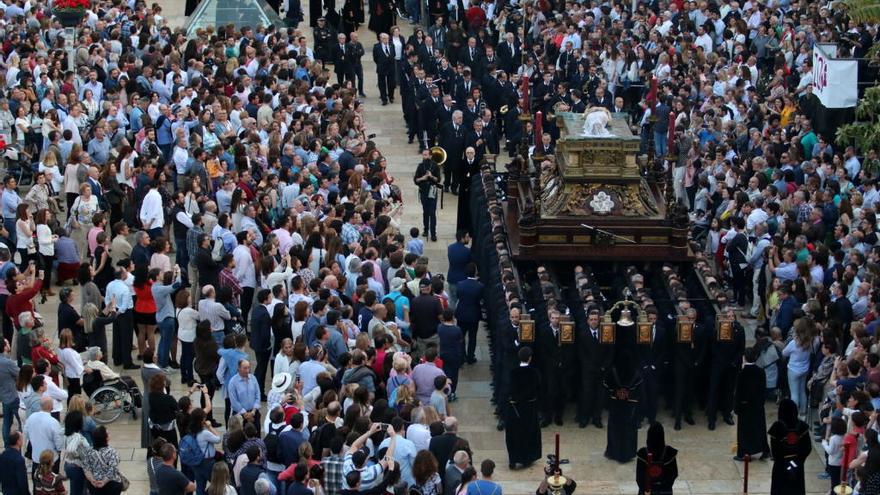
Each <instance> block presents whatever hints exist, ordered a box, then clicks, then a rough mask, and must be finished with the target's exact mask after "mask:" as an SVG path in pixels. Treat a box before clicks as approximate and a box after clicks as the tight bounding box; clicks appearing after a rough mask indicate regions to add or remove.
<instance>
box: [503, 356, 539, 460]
mask: <svg viewBox="0 0 880 495" xmlns="http://www.w3.org/2000/svg"><path fill="white" fill-rule="evenodd" d="M510 382H511V383H514V384H516V386H514V387H512V388H511V390H510V407H508V408H507V421H506V422H507V427H506V428H505V432H504V439H505V442H506V443H507V455H508V457H509V458H510V463H511V464H514V463H519V464H526V465H528V464H531V463H533V462H535V461H536V460H538V459H540V458H541V428H540V426H539V425H538V396H539V394H540V390H541V375H540V373H538V370H537V369H536V368H535V367H533V366H517V367H516V368H514V369H513V370H511V372H510Z"/></svg>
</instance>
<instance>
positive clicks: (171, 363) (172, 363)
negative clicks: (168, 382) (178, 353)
mask: <svg viewBox="0 0 880 495" xmlns="http://www.w3.org/2000/svg"><path fill="white" fill-rule="evenodd" d="M168 366H171V368H172V369H175V370H179V369H180V363H178V362H177V361H173V360H172V361H169V362H168Z"/></svg>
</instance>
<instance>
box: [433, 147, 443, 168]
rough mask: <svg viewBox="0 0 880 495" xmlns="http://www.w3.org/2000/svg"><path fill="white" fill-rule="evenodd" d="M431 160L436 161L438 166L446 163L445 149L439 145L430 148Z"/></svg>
mask: <svg viewBox="0 0 880 495" xmlns="http://www.w3.org/2000/svg"><path fill="white" fill-rule="evenodd" d="M430 151H431V161H432V162H434V163H436V164H437V166H438V167H442V166H443V164H444V163H446V150H444V149H443V148H442V147H441V146H434V147H433V148H431V150H430Z"/></svg>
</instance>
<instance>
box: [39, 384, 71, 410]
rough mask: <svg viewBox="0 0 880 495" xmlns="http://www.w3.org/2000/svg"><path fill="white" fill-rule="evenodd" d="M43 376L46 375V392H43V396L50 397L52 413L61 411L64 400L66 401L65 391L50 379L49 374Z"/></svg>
mask: <svg viewBox="0 0 880 495" xmlns="http://www.w3.org/2000/svg"><path fill="white" fill-rule="evenodd" d="M43 376H45V377H46V392H45V393H44V394H43V397H50V398H51V399H52V412H53V413H56V412H61V410H62V409H64V402H66V401H67V391H66V390H64V389H62V388H60V387H59V386H58V385H55V382H54V381H52V377H50V376H49V375H43Z"/></svg>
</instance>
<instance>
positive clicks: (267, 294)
mask: <svg viewBox="0 0 880 495" xmlns="http://www.w3.org/2000/svg"><path fill="white" fill-rule="evenodd" d="M271 301H272V291H270V290H269V289H260V292H258V293H257V303H258V304H257V305H256V306H254V308H253V309H252V311H251V328H250V330H251V339H250V344H251V349H253V350H254V354H255V355H256V358H257V369H256V371H254V376H255V377H256V378H257V386H258V387H259V388H260V397H265V396H266V393H265V391H264V389H263V387H264V383H266V371H267V370H268V369H269V359H270V358H271V356H272V316H271V315H270V314H269V308H268V307H267V306H266V305H267V304H269V302H271Z"/></svg>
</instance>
